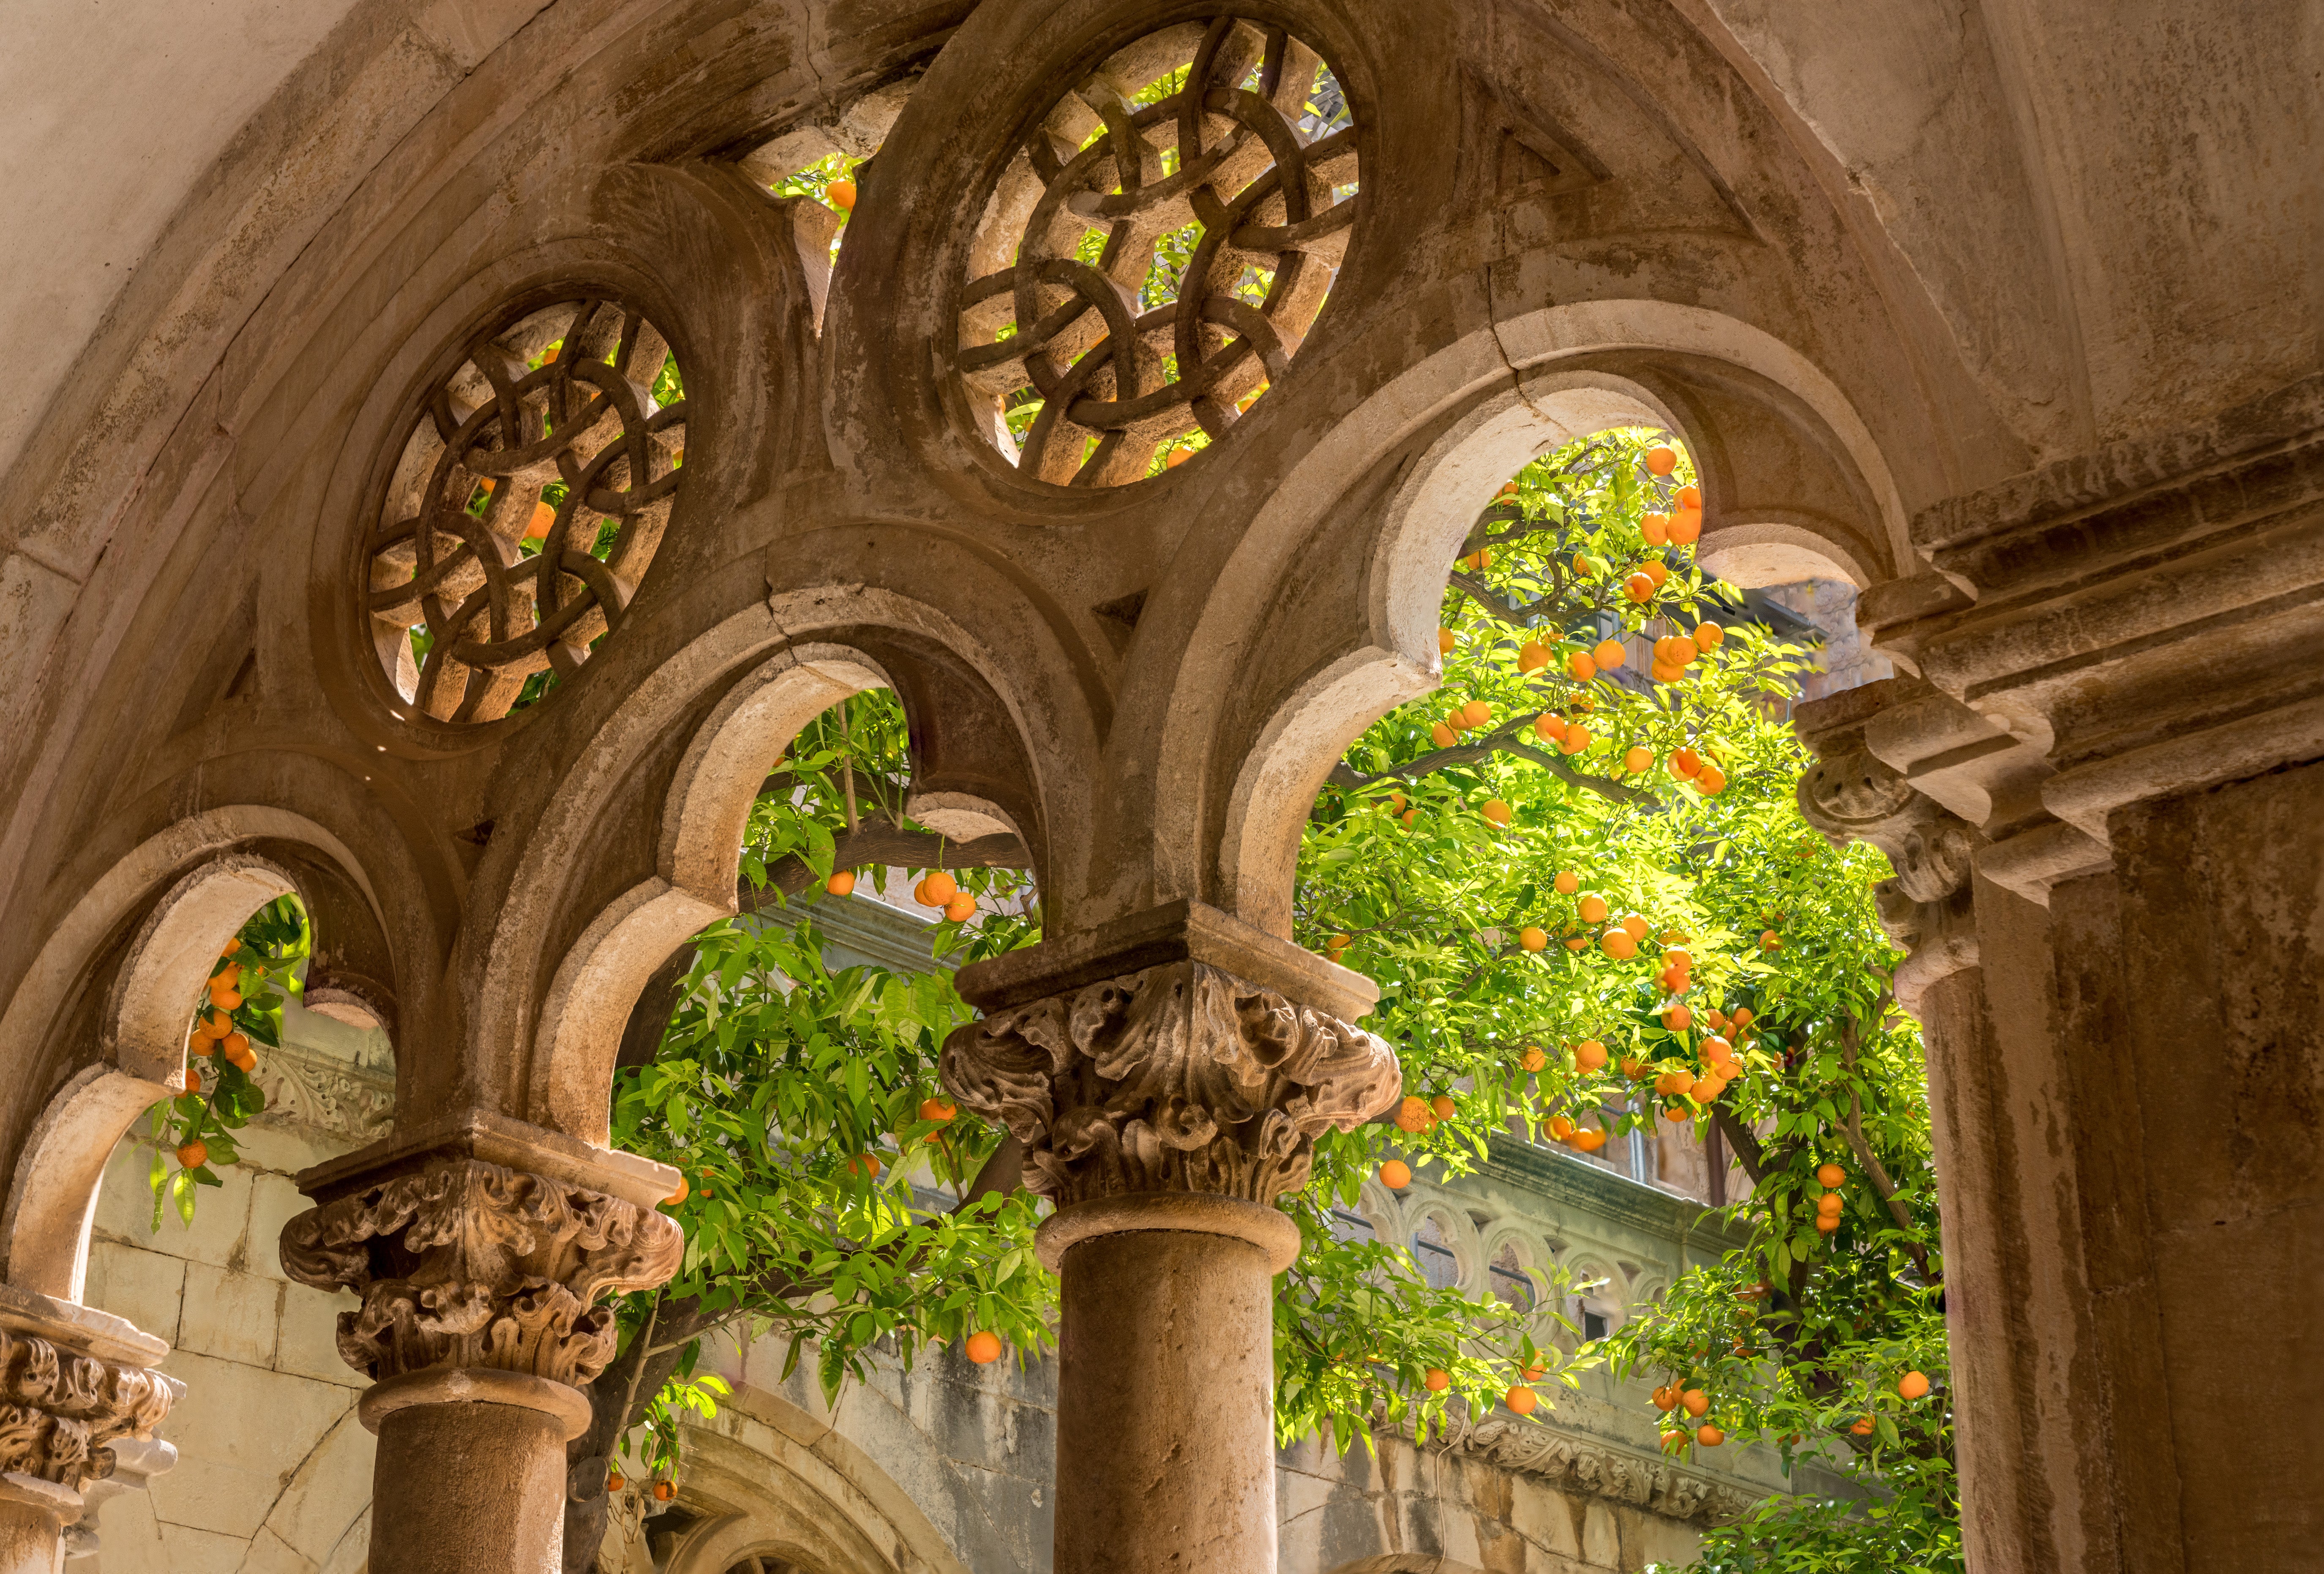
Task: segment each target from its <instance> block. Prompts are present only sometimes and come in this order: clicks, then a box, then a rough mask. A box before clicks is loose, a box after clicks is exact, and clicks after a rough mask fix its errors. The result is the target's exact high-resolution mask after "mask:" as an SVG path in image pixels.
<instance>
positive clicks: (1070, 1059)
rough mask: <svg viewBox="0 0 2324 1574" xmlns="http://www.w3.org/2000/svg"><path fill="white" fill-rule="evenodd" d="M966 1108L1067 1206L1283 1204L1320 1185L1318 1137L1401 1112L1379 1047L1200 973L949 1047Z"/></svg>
mask: <svg viewBox="0 0 2324 1574" xmlns="http://www.w3.org/2000/svg"><path fill="white" fill-rule="evenodd" d="M940 1071H941V1073H942V1076H943V1078H944V1083H945V1088H946V1089H947V1090H949V1091H951V1093H952V1094H953V1096H954V1098H956V1099H958V1100H960V1101H961V1103H963V1104H964V1105H965V1106H966V1107H967V1108H969V1109H973V1110H975V1111H976V1112H977V1113H978V1114H979V1115H982V1116H983V1117H984V1118H987V1119H990V1120H995V1121H998V1122H1000V1123H1001V1125H1003V1126H1005V1127H1007V1128H1008V1129H1009V1130H1010V1132H1011V1133H1012V1134H1013V1135H1014V1136H1015V1137H1017V1139H1018V1141H1019V1142H1020V1143H1022V1144H1023V1145H1024V1148H1025V1183H1026V1186H1027V1188H1028V1190H1030V1191H1033V1192H1037V1193H1039V1194H1040V1195H1042V1196H1045V1197H1048V1198H1050V1199H1052V1200H1053V1201H1056V1202H1057V1203H1058V1204H1059V1205H1060V1206H1063V1205H1065V1204H1067V1203H1072V1202H1080V1201H1088V1200H1090V1199H1093V1198H1099V1197H1111V1196H1120V1195H1125V1194H1130V1193H1137V1192H1208V1193H1212V1194H1214V1195H1219V1196H1226V1197H1237V1198H1241V1199H1243V1200H1245V1201H1252V1202H1268V1201H1272V1200H1273V1199H1274V1198H1275V1197H1276V1196H1277V1195H1278V1194H1280V1193H1282V1192H1286V1191H1292V1190H1295V1189H1296V1188H1297V1187H1299V1186H1302V1185H1304V1184H1305V1183H1306V1180H1307V1174H1308V1170H1309V1167H1310V1165H1311V1164H1312V1162H1313V1158H1314V1141H1315V1137H1317V1136H1318V1135H1319V1134H1320V1133H1322V1132H1323V1131H1326V1130H1341V1131H1345V1130H1348V1129H1349V1128H1352V1127H1355V1126H1358V1125H1360V1124H1361V1123H1362V1122H1364V1121H1366V1120H1368V1119H1369V1118H1372V1117H1373V1116H1375V1115H1377V1114H1379V1113H1380V1112H1381V1111H1383V1110H1385V1109H1388V1107H1389V1106H1390V1105H1392V1104H1393V1103H1394V1102H1395V1101H1396V1099H1397V1095H1398V1093H1399V1092H1400V1091H1401V1090H1402V1082H1401V1077H1400V1074H1399V1072H1398V1071H1397V1063H1396V1056H1395V1054H1394V1053H1393V1052H1392V1051H1390V1050H1389V1048H1388V1045H1386V1044H1385V1043H1383V1042H1382V1041H1381V1040H1380V1039H1379V1038H1378V1037H1376V1036H1373V1035H1372V1034H1369V1033H1366V1032H1364V1031H1363V1030H1362V1029H1360V1028H1358V1027H1354V1026H1350V1025H1349V1024H1348V1023H1345V1022H1342V1021H1341V1020H1340V1019H1338V1018H1337V1017H1331V1016H1328V1015H1326V1014H1324V1013H1323V1012H1321V1011H1317V1010H1315V1009H1314V1008H1311V1007H1306V1006H1302V1005H1298V1004H1296V1003H1295V1002H1293V1001H1291V1000H1289V999H1286V998H1285V997H1284V996H1282V995H1280V994H1277V992H1275V991H1274V990H1268V989H1264V988H1261V987H1259V986H1258V985H1255V984H1251V983H1248V982H1246V981H1244V980H1241V979H1238V978H1236V977H1235V976H1234V975H1232V974H1231V973H1228V972H1226V971H1222V970H1221V969H1219V968H1215V967H1212V966H1208V965H1206V964H1204V963H1202V962H1191V961H1182V962H1168V963H1165V964H1163V965H1160V966H1157V967H1149V968H1147V969H1144V970H1143V971H1138V972H1132V973H1128V974H1125V975H1123V976H1121V977H1118V978H1111V979H1106V980H1102V981H1100V982H1097V983H1093V984H1089V985H1086V986H1084V987H1083V988H1079V989H1074V990H1067V991H1065V992H1064V993H1061V994H1057V995H1053V996H1049V997H1047V998H1046V999H1038V1000H1035V1001H1032V1002H1030V1003H1029V1004H1027V1005H1022V1006H1017V1007H1012V1008H1008V1009H1005V1010H1000V1011H996V1012H993V1013H992V1014H991V1015H990V1016H988V1017H985V1018H984V1019H983V1020H982V1021H979V1022H973V1023H970V1024H968V1025H967V1026H963V1027H960V1028H957V1029H955V1030H954V1032H953V1034H952V1036H951V1037H949V1038H948V1039H946V1040H945V1048H944V1055H943V1059H942V1062H941V1066H940Z"/></svg>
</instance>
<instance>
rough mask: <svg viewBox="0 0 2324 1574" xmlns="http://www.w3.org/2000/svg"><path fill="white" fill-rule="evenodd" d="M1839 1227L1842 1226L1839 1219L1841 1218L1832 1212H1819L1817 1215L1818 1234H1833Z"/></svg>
mask: <svg viewBox="0 0 2324 1574" xmlns="http://www.w3.org/2000/svg"><path fill="white" fill-rule="evenodd" d="M1839 1228H1840V1220H1839V1219H1838V1218H1837V1217H1835V1216H1834V1215H1832V1214H1830V1213H1819V1214H1817V1215H1816V1233H1817V1234H1819V1235H1830V1234H1831V1233H1832V1232H1833V1231H1834V1230H1836V1229H1839Z"/></svg>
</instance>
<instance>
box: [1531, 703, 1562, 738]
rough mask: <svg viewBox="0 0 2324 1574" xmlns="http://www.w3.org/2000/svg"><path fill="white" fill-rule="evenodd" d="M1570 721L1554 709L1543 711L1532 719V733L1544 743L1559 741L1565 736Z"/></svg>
mask: <svg viewBox="0 0 2324 1574" xmlns="http://www.w3.org/2000/svg"><path fill="white" fill-rule="evenodd" d="M1568 725H1570V723H1568V722H1567V721H1566V719H1565V718H1564V717H1563V716H1561V715H1559V714H1558V713H1556V712H1555V711H1544V712H1543V713H1541V714H1540V715H1538V716H1535V718H1534V719H1533V735H1534V736H1535V737H1536V738H1538V739H1540V740H1541V741H1543V742H1545V743H1555V742H1559V741H1562V740H1563V738H1564V737H1565V729H1566V728H1567V726H1568Z"/></svg>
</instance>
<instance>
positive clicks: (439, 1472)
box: [361, 1370, 588, 1574]
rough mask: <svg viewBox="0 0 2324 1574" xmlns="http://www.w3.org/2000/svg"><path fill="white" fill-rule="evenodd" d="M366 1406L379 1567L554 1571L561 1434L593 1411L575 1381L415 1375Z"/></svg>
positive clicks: (521, 1573) (454, 1572)
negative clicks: (375, 1444) (373, 1447)
mask: <svg viewBox="0 0 2324 1574" xmlns="http://www.w3.org/2000/svg"><path fill="white" fill-rule="evenodd" d="M560 1391H561V1392H560ZM454 1395H466V1396H465V1397H455V1396H454ZM475 1395H494V1396H495V1397H493V1398H480V1397H475ZM503 1401H512V1402H510V1403H503ZM361 1414H362V1417H363V1420H364V1424H365V1425H367V1426H370V1427H372V1428H373V1430H374V1431H377V1432H378V1433H379V1453H378V1455H377V1457H376V1459H375V1461H374V1465H373V1468H372V1510H371V1567H372V1568H374V1569H378V1570H380V1571H381V1574H469V1571H470V1570H475V1569H505V1570H507V1571H508V1574H558V1570H559V1569H561V1568H562V1567H563V1561H564V1550H565V1441H566V1439H567V1438H568V1437H573V1436H576V1435H578V1433H579V1431H580V1428H581V1425H582V1424H586V1421H587V1419H588V1402H587V1400H586V1399H585V1398H584V1397H583V1396H582V1395H581V1394H580V1392H579V1391H578V1390H577V1389H574V1388H571V1387H568V1386H567V1385H564V1384H562V1383H551V1382H549V1380H548V1379H546V1378H540V1377H527V1376H519V1375H517V1374H514V1373H507V1372H491V1371H465V1372H464V1371H458V1370H447V1371H443V1372H420V1373H414V1374H412V1375H411V1376H408V1377H400V1378H394V1379H391V1380H390V1381H388V1382H386V1383H383V1384H380V1385H378V1386H376V1387H374V1388H373V1389H371V1390H369V1391H368V1392H367V1393H365V1394H364V1400H363V1405H362V1410H361Z"/></svg>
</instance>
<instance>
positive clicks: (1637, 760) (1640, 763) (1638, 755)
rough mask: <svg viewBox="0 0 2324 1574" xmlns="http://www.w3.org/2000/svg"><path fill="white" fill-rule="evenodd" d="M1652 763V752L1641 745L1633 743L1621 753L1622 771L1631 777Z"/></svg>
mask: <svg viewBox="0 0 2324 1574" xmlns="http://www.w3.org/2000/svg"><path fill="white" fill-rule="evenodd" d="M1654 762H1655V756H1654V751H1653V750H1650V749H1647V748H1646V747H1645V746H1644V745H1643V744H1637V743H1633V744H1631V745H1630V747H1629V748H1628V749H1626V750H1623V751H1622V769H1624V770H1627V771H1628V772H1629V773H1630V774H1631V775H1632V776H1636V775H1637V774H1638V772H1640V771H1642V770H1644V769H1646V767H1648V766H1650V765H1652V764H1653V763H1654Z"/></svg>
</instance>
